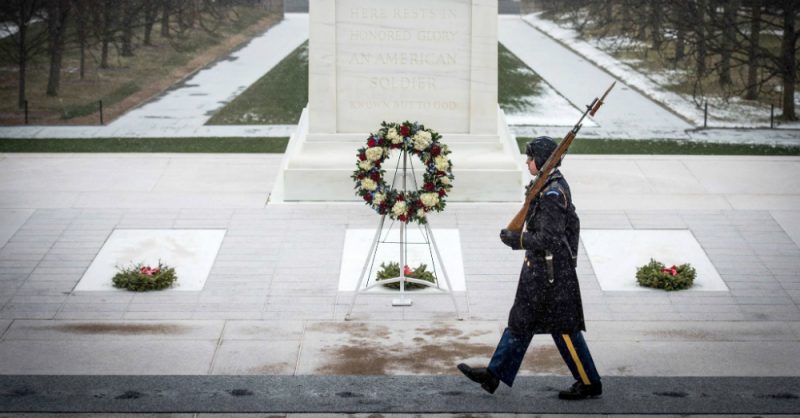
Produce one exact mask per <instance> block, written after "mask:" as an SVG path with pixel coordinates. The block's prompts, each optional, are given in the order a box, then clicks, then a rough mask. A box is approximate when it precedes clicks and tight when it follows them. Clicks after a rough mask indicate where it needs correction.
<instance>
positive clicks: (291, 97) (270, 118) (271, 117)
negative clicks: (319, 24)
mask: <svg viewBox="0 0 800 418" xmlns="http://www.w3.org/2000/svg"><path fill="white" fill-rule="evenodd" d="M306 103H308V41H306V42H305V43H303V45H300V46H299V47H298V48H297V49H295V50H294V51H292V53H291V54H289V55H288V56H287V57H286V58H284V59H283V60H282V61H281V62H279V63H278V65H276V66H275V67H274V68H273V69H272V70H270V72H268V73H267V74H265V75H264V76H263V77H261V78H260V79H258V81H256V82H255V83H253V85H251V86H250V87H248V89H247V90H245V91H244V92H243V93H242V94H240V95H239V96H238V97H236V99H235V100H234V101H232V102H231V103H229V104H228V105H227V106H225V107H224V108H222V109H220V110H219V111H218V112H217V113H216V114H215V115H214V116H213V117H212V118H211V119H209V121H208V122H206V125H291V124H295V123H297V121H298V120H299V119H300V113H301V112H302V111H303V108H304V107H305V106H306Z"/></svg>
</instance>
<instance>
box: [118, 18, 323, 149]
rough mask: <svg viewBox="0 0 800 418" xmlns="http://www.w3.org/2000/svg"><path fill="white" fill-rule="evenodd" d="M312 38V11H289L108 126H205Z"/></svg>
mask: <svg viewBox="0 0 800 418" xmlns="http://www.w3.org/2000/svg"><path fill="white" fill-rule="evenodd" d="M306 39H308V15H301V14H286V15H285V17H284V19H283V20H282V21H281V22H280V23H278V24H277V25H275V26H274V27H272V28H271V29H270V30H268V31H267V32H265V33H264V34H263V35H261V36H259V37H256V38H254V39H253V40H252V41H251V42H250V43H249V44H247V45H246V46H245V47H243V48H242V49H240V50H238V51H236V52H234V53H232V54H231V55H229V56H228V57H227V58H225V59H224V60H222V61H220V62H218V63H217V64H216V65H214V66H211V67H209V68H206V69H204V70H202V71H200V72H198V73H197V74H195V75H194V76H193V77H192V78H190V79H189V80H187V81H185V82H184V83H182V84H179V85H177V86H175V87H174V88H173V89H172V90H170V91H169V92H167V93H166V94H165V95H164V96H163V97H160V98H158V99H157V100H154V101H152V102H150V103H147V104H145V105H144V106H142V107H140V108H138V109H135V110H133V111H131V112H128V113H127V114H125V115H124V116H122V117H120V118H119V119H117V120H116V121H114V122H113V123H111V124H110V125H109V126H108V130H109V134H110V136H127V135H126V134H125V132H126V131H136V130H141V129H142V127H143V126H147V127H149V128H150V129H152V130H157V131H160V132H161V135H162V136H167V137H168V136H171V133H172V132H180V131H181V130H183V129H184V128H196V127H198V126H202V125H203V124H204V123H206V121H207V120H208V119H209V118H210V117H211V116H212V115H213V113H214V112H215V111H216V110H217V109H220V108H222V107H223V106H225V105H226V104H227V103H228V102H230V101H232V100H233V99H234V98H236V96H238V95H239V94H240V93H241V92H243V91H244V90H246V89H247V88H248V87H250V85H251V84H253V83H255V82H256V81H257V80H258V79H259V78H261V77H262V76H263V75H264V74H266V73H268V72H269V70H271V69H272V67H274V66H275V65H276V64H278V62H280V61H281V60H282V59H283V58H284V57H285V56H287V55H289V54H290V53H291V52H292V51H294V50H295V49H296V48H297V47H298V46H300V45H301V44H302V43H303V42H305V40H306Z"/></svg>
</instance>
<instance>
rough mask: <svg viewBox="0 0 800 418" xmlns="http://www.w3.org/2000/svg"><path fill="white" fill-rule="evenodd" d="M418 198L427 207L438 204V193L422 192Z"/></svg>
mask: <svg viewBox="0 0 800 418" xmlns="http://www.w3.org/2000/svg"><path fill="white" fill-rule="evenodd" d="M419 200H421V201H422V204H423V205H425V207H427V208H430V207H433V206H436V205H438V204H439V193H423V194H421V195H419Z"/></svg>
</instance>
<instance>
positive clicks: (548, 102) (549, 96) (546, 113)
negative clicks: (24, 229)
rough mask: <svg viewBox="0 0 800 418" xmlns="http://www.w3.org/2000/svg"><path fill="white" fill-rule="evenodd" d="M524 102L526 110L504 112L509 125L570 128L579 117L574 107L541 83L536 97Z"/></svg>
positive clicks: (590, 122) (526, 99)
mask: <svg viewBox="0 0 800 418" xmlns="http://www.w3.org/2000/svg"><path fill="white" fill-rule="evenodd" d="M524 100H525V101H526V102H527V103H528V106H527V107H526V108H524V109H520V110H511V111H506V122H507V123H508V124H509V125H534V126H572V125H574V124H575V122H577V121H578V118H580V116H581V112H580V111H579V110H578V109H576V108H575V106H573V105H572V104H571V103H570V102H568V101H567V99H565V98H564V96H562V95H560V94H558V92H556V91H555V90H553V88H552V87H550V86H549V85H548V84H546V83H542V85H541V87H540V93H539V94H538V95H536V96H527V97H525V98H524ZM584 122H585V123H584V125H585V126H595V125H596V123H594V122H593V121H592V120H590V119H586V120H585V121H584Z"/></svg>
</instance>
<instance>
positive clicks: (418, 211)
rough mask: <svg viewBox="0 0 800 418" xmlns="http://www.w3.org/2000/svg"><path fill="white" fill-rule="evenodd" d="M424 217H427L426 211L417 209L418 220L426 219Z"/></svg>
mask: <svg viewBox="0 0 800 418" xmlns="http://www.w3.org/2000/svg"><path fill="white" fill-rule="evenodd" d="M424 217H425V210H424V209H417V218H424Z"/></svg>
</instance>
